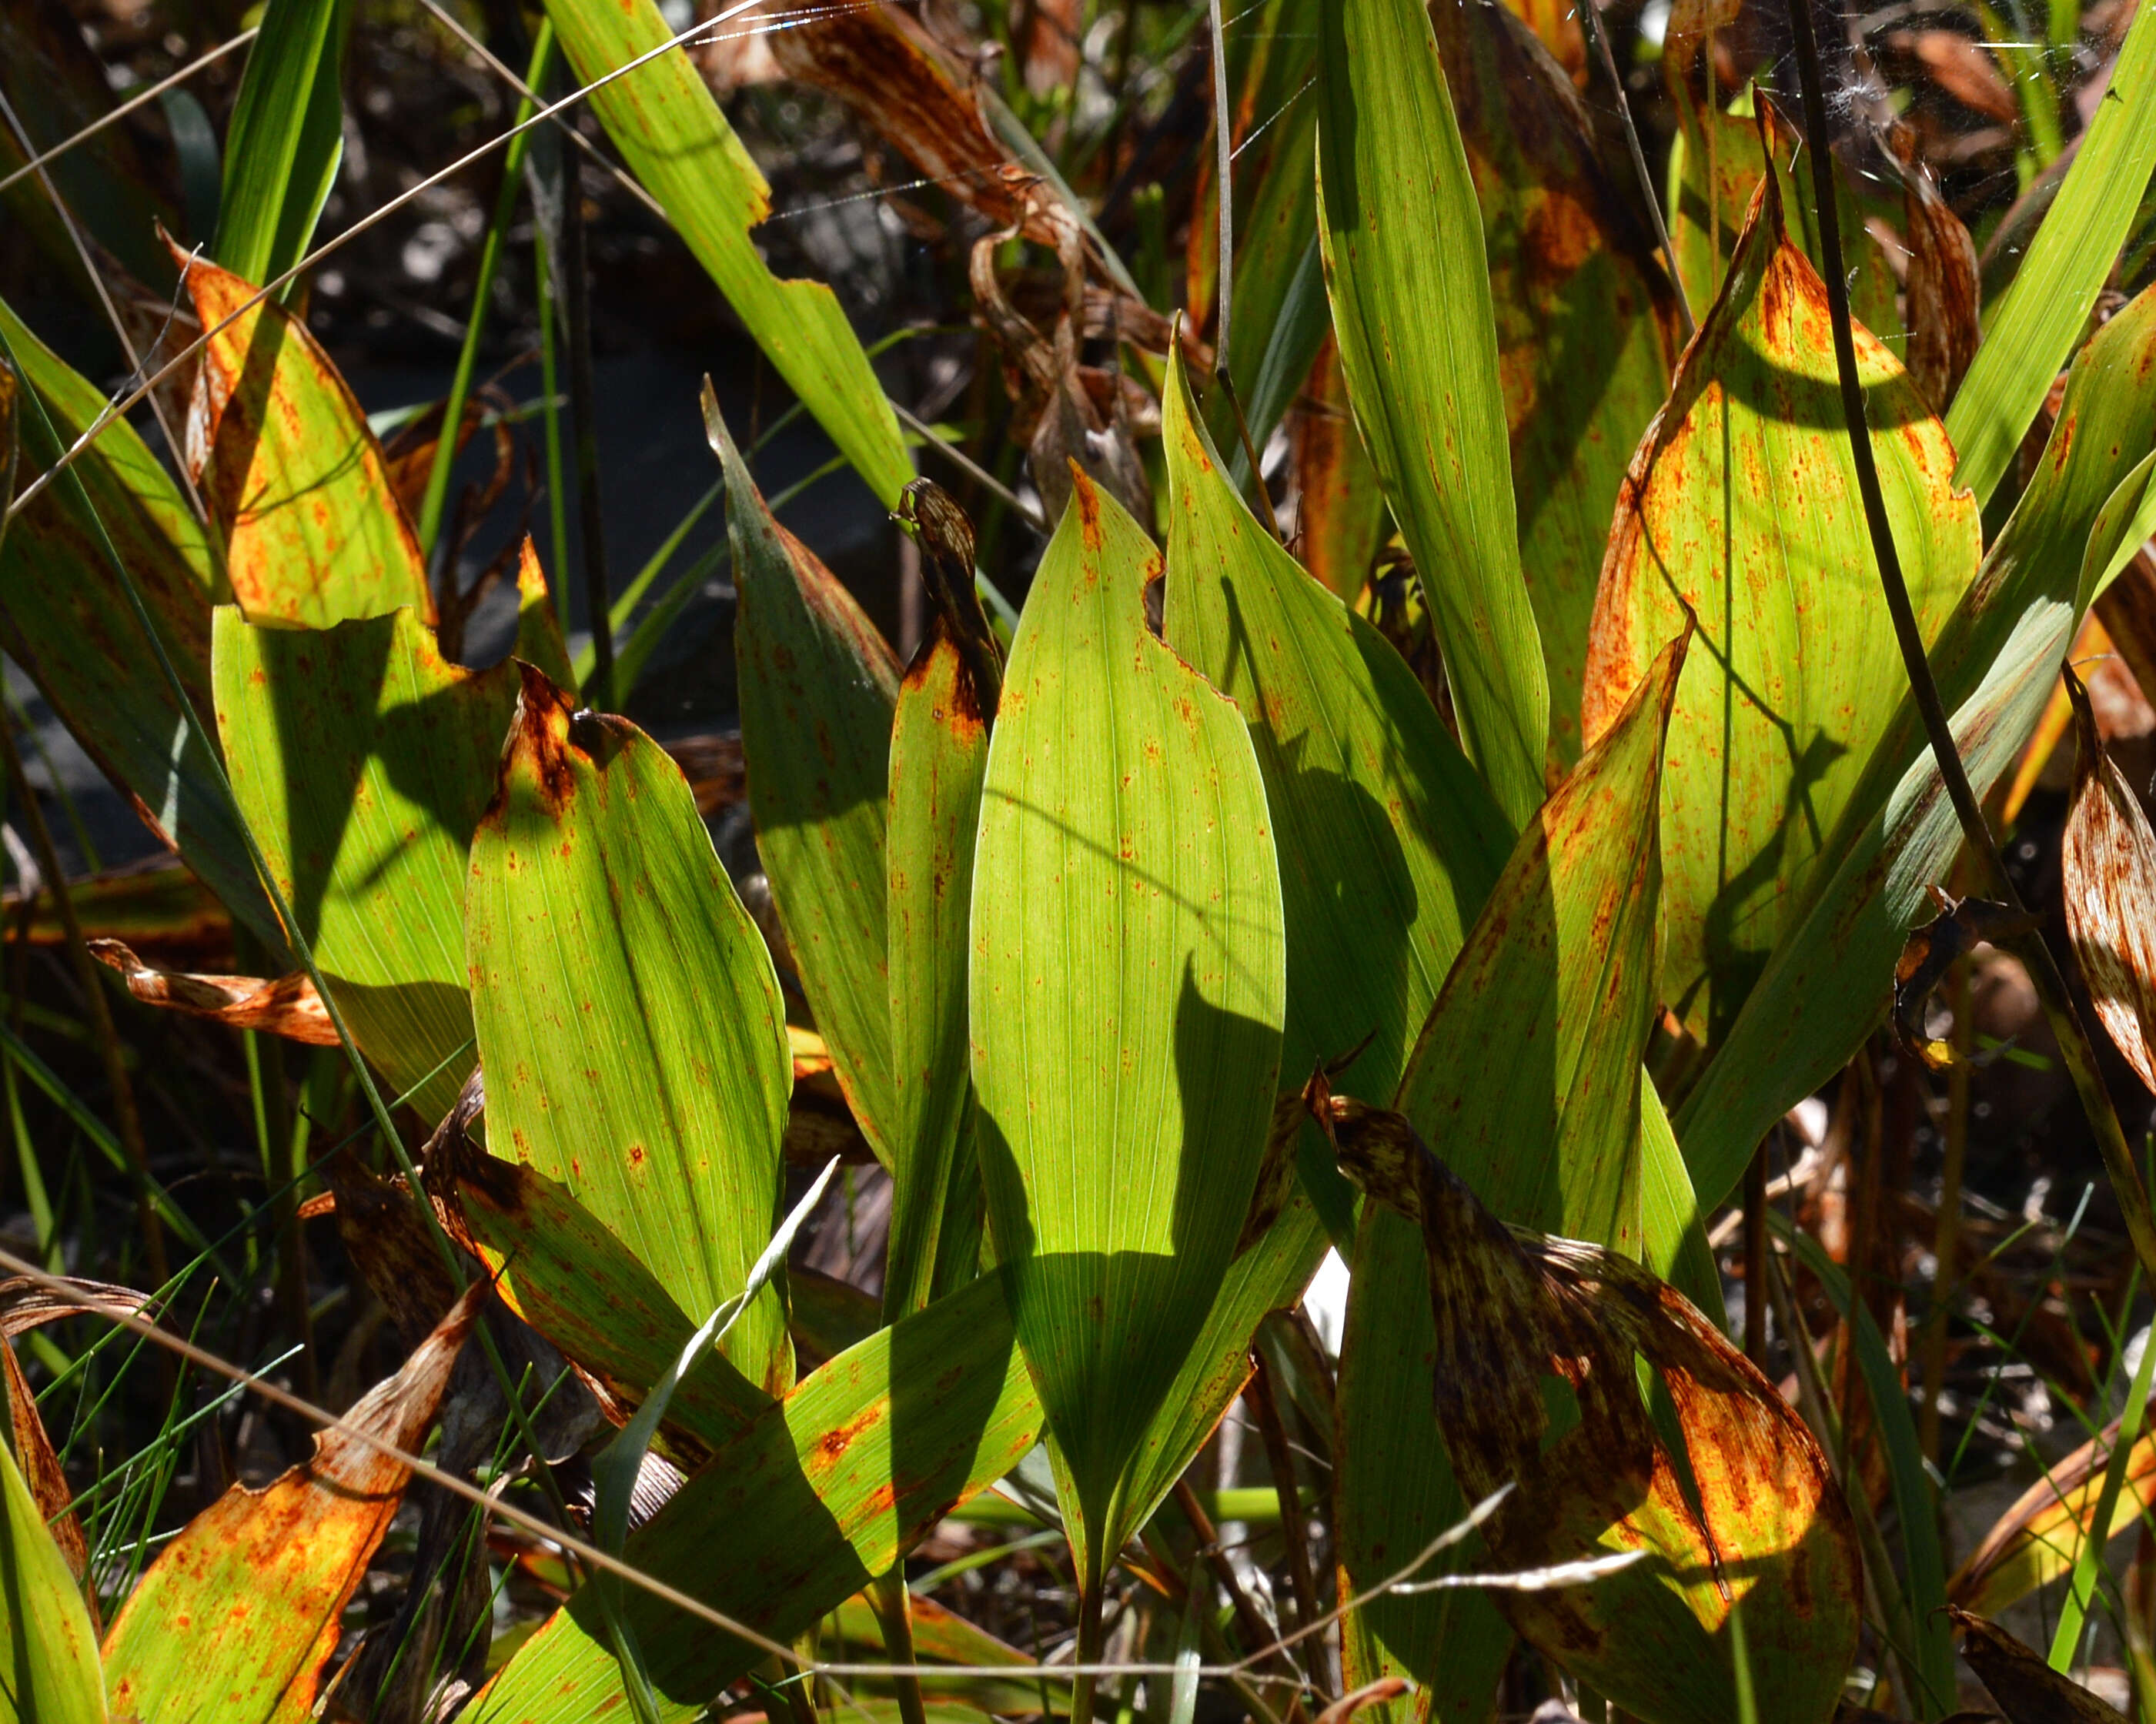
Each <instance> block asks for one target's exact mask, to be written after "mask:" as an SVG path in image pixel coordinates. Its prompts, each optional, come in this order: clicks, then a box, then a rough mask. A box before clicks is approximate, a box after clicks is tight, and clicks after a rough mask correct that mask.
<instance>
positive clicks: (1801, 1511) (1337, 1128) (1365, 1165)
mask: <svg viewBox="0 0 2156 1724" xmlns="http://www.w3.org/2000/svg"><path fill="white" fill-rule="evenodd" d="M1306 1095H1307V1098H1308V1101H1309V1105H1310V1106H1311V1110H1312V1113H1313V1114H1314V1115H1315V1116H1316V1117H1317V1120H1318V1122H1319V1124H1320V1126H1322V1128H1323V1129H1324V1130H1325V1131H1327V1134H1328V1136H1329V1137H1330V1138H1331V1140H1332V1144H1333V1147H1334V1149H1335V1152H1336V1153H1337V1156H1338V1157H1339V1162H1340V1167H1341V1169H1342V1172H1345V1173H1347V1175H1348V1176H1349V1177H1350V1178H1353V1179H1354V1180H1355V1181H1356V1183H1358V1184H1359V1185H1361V1186H1362V1188H1363V1190H1364V1191H1365V1192H1366V1193H1368V1194H1369V1195H1370V1196H1371V1197H1372V1198H1376V1199H1377V1200H1378V1201H1379V1202H1382V1203H1386V1204H1387V1205H1389V1207H1391V1208H1395V1209H1397V1210H1399V1212H1401V1213H1404V1214H1405V1215H1407V1216H1408V1218H1409V1219H1410V1220H1413V1221H1414V1222H1416V1223H1417V1224H1419V1227H1420V1229H1421V1231H1422V1235H1423V1241H1424V1248H1425V1251H1426V1253H1427V1256H1428V1260H1429V1271H1430V1307H1431V1312H1432V1315H1433V1316H1434V1317H1435V1324H1436V1348H1435V1413H1436V1426H1437V1432H1438V1434H1442V1436H1443V1439H1444V1441H1445V1447H1446V1449H1448V1450H1449V1451H1450V1455H1451V1457H1452V1464H1453V1466H1454V1468H1455V1471H1456V1472H1457V1473H1458V1475H1459V1477H1460V1484H1461V1485H1462V1486H1463V1487H1464V1488H1465V1489H1466V1492H1467V1494H1468V1496H1470V1497H1471V1498H1481V1497H1486V1496H1490V1495H1491V1494H1492V1493H1494V1492H1496V1491H1498V1490H1500V1489H1501V1488H1502V1487H1503V1486H1505V1485H1513V1486H1515V1487H1516V1488H1515V1489H1514V1491H1513V1492H1512V1495H1511V1496H1510V1497H1508V1498H1507V1500H1506V1501H1505V1502H1504V1503H1503V1504H1502V1505H1501V1506H1500V1507H1499V1508H1498V1509H1497V1511H1496V1513H1495V1515H1494V1516H1492V1517H1491V1519H1490V1520H1489V1521H1487V1522H1486V1524H1485V1526H1484V1527H1483V1529H1482V1530H1483V1536H1484V1537H1485V1539H1486V1542H1487V1543H1488V1546H1489V1549H1490V1555H1491V1562H1492V1563H1493V1565H1494V1566H1496V1567H1498V1568H1545V1567H1549V1566H1553V1565H1554V1564H1557V1563H1560V1562H1574V1561H1577V1560H1578V1559H1579V1558H1581V1557H1589V1556H1599V1555H1604V1554H1608V1553H1611V1552H1624V1551H1634V1550H1638V1551H1645V1552H1647V1553H1648V1555H1647V1559H1646V1560H1645V1561H1641V1562H1635V1563H1634V1564H1632V1565H1631V1566H1630V1567H1629V1568H1625V1569H1623V1570H1621V1571H1620V1572H1618V1573H1614V1574H1610V1575H1608V1576H1606V1577H1605V1578H1601V1579H1599V1580H1596V1581H1594V1582H1591V1583H1588V1584H1584V1585H1577V1586H1568V1587H1562V1588H1554V1589H1553V1590H1550V1591H1548V1592H1541V1593H1511V1592H1501V1593H1497V1594H1496V1603H1497V1604H1498V1608H1499V1609H1501V1610H1502V1611H1503V1612H1504V1614H1505V1615H1506V1616H1507V1619H1509V1620H1510V1622H1511V1623H1512V1626H1513V1627H1514V1628H1515V1629H1517V1631H1518V1632H1519V1634H1521V1636H1522V1638H1523V1639H1526V1640H1527V1641H1528V1642H1529V1643H1530V1644H1532V1645H1534V1646H1535V1647H1536V1648H1537V1649H1538V1650H1541V1651H1542V1652H1543V1654H1544V1655H1546V1656H1548V1657H1549V1658H1550V1659H1551V1660H1553V1661H1554V1662H1556V1663H1557V1664H1558V1665H1562V1666H1563V1667H1564V1668H1565V1669H1567V1670H1570V1671H1572V1672H1573V1674H1574V1675H1577V1676H1578V1678H1579V1680H1581V1681H1583V1682H1585V1683H1590V1684H1592V1685H1593V1686H1594V1687H1595V1688H1596V1689H1597V1690H1599V1691H1600V1692H1601V1693H1602V1694H1603V1695H1604V1696H1606V1697H1607V1698H1608V1699H1609V1701H1610V1702H1611V1704H1612V1705H1613V1706H1623V1707H1624V1708H1625V1710H1626V1711H1629V1712H1632V1713H1635V1714H1636V1715H1638V1716H1641V1717H1647V1718H1653V1719H1655V1720H1657V1721H1660V1724H1727V1720H1728V1719H1730V1718H1732V1717H1734V1716H1737V1704H1736V1691H1735V1686H1734V1678H1733V1675H1732V1669H1733V1665H1732V1660H1731V1659H1730V1657H1729V1654H1728V1644H1729V1622H1730V1616H1731V1613H1732V1609H1737V1608H1740V1607H1741V1608H1742V1609H1743V1614H1744V1634H1745V1640H1746V1644H1747V1648H1748V1655H1749V1660H1750V1665H1751V1671H1752V1676H1753V1685H1754V1688H1755V1691H1756V1693H1757V1695H1758V1701H1759V1708H1758V1716H1760V1718H1761V1719H1762V1720H1783V1719H1787V1720H1790V1721H1796V1720H1807V1721H1809V1720H1816V1719H1819V1718H1821V1717H1825V1716H1827V1715H1828V1714H1829V1713H1830V1711H1832V1710H1833V1707H1834V1703H1835V1699H1836V1697H1837V1696H1839V1694H1840V1689H1841V1679H1842V1673H1843V1671H1844V1670H1846V1669H1847V1667H1848V1660H1849V1658H1850V1656H1851V1655H1852V1654H1853V1653H1854V1651H1855V1650H1856V1633H1857V1626H1858V1624H1857V1609H1858V1601H1859V1597H1860V1590H1861V1576H1860V1571H1859V1568H1858V1559H1857V1550H1856V1531H1855V1526H1854V1524H1853V1522H1852V1521H1851V1518H1850V1514H1849V1510H1848V1507H1847V1505H1846V1504H1845V1502H1844V1501H1842V1497H1841V1494H1840V1490H1839V1488H1838V1487H1837V1486H1836V1485H1835V1482H1834V1480H1833V1477H1832V1475H1831V1474H1830V1471H1829V1470H1828V1466H1827V1460H1826V1456H1825V1454H1824V1453H1823V1452H1822V1450H1821V1449H1820V1445H1819V1444H1818V1442H1817V1441H1816V1440H1815V1439H1814V1437H1813V1436H1812V1434H1811V1432H1810V1431H1809V1429H1807V1428H1806V1427H1805V1425H1804V1423H1803V1421H1802V1420H1801V1419H1799V1418H1798V1417H1797V1415H1796V1414H1795V1413H1794V1411H1792V1410H1791V1408H1789V1405H1788V1404H1787V1403H1785V1402H1784V1400H1783V1399H1782V1398H1781V1397H1780V1395H1779V1394H1778V1393H1776V1392H1775V1390H1774V1385H1773V1384H1771V1383H1768V1381H1767V1379H1766V1378H1764V1377H1763V1376H1762V1375H1761V1374H1760V1373H1759V1372H1758V1369H1757V1368H1756V1367H1753V1365H1752V1364H1751V1363H1750V1362H1748V1360H1746V1359H1745V1357H1743V1354H1741V1353H1739V1352H1738V1351H1737V1350H1736V1349H1735V1348H1733V1347H1731V1346H1730V1344H1729V1342H1728V1341H1727V1338H1726V1337H1724V1336H1723V1335H1722V1332H1721V1331H1719V1330H1718V1329H1717V1328H1716V1327H1715V1326H1713V1325H1712V1323H1710V1322H1709V1321H1707V1319H1706V1318H1705V1317H1703V1316H1701V1315H1700V1313H1699V1311H1697V1309H1696V1308H1695V1307H1694V1306H1691V1304H1690V1303H1689V1302H1688V1301H1686V1299H1685V1298H1684V1297H1683V1296H1682V1295H1681V1294H1679V1293H1678V1292H1676V1290H1674V1289H1673V1288H1671V1287H1670V1286H1668V1285H1666V1284H1665V1283H1663V1282H1662V1281H1661V1280H1657V1279H1656V1278H1655V1276H1653V1275H1650V1274H1649V1273H1648V1272H1647V1271H1646V1270H1644V1269H1642V1268H1640V1266H1639V1265H1637V1264H1635V1263H1633V1262H1631V1261H1630V1260H1628V1259H1625V1258H1622V1257H1619V1256H1616V1255H1614V1254H1612V1253H1609V1252H1607V1251H1604V1250H1603V1249H1600V1248H1599V1247H1595V1246H1589V1245H1584V1244H1578V1243H1576V1242H1574V1241H1572V1240H1568V1239H1553V1238H1550V1237H1548V1236H1547V1235H1543V1234H1535V1233H1531V1232H1527V1231H1526V1230H1524V1229H1512V1228H1507V1226H1505V1225H1504V1224H1502V1223H1501V1222H1500V1221H1499V1220H1498V1219H1497V1218H1496V1216H1495V1215H1493V1214H1492V1213H1491V1212H1490V1211H1489V1210H1488V1209H1486V1208H1484V1207H1483V1205H1482V1204H1481V1203H1480V1202H1479V1201H1478V1200H1477V1199H1476V1197H1475V1195H1474V1193H1472V1192H1471V1191H1470V1190H1469V1189H1468V1188H1467V1187H1466V1185H1464V1184H1463V1183H1461V1182H1460V1180H1459V1179H1457V1178H1455V1177H1454V1175H1453V1174H1452V1172H1450V1170H1449V1169H1448V1168H1447V1167H1445V1165H1444V1164H1443V1163H1442V1162H1440V1161H1439V1160H1438V1159H1437V1158H1436V1157H1435V1156H1433V1155H1432V1154H1431V1153H1430V1150H1429V1148H1428V1147H1426V1146H1425V1145H1424V1143H1423V1142H1422V1140H1421V1139H1420V1137H1418V1136H1417V1135H1416V1134H1415V1131H1414V1128H1413V1127H1412V1126H1410V1125H1409V1123H1408V1122H1407V1121H1406V1120H1405V1118H1404V1117H1403V1116H1400V1115H1399V1114H1396V1113H1391V1112H1387V1111H1381V1110H1378V1109H1374V1108H1369V1107H1366V1106H1363V1104H1361V1103H1359V1102H1356V1101H1349V1100H1346V1099H1344V1098H1339V1097H1334V1096H1332V1095H1330V1094H1329V1093H1328V1091H1327V1087H1326V1085H1325V1083H1324V1080H1323V1075H1322V1073H1321V1074H1319V1075H1317V1076H1315V1077H1314V1078H1313V1079H1312V1083H1311V1085H1310V1086H1309V1089H1308V1090H1306ZM1635 1356H1636V1357H1640V1358H1643V1359H1645V1361H1646V1362H1647V1363H1648V1364H1650V1366H1652V1367H1654V1370H1655V1373H1657V1374H1658V1375H1659V1377H1660V1379H1661V1386H1662V1388H1664V1389H1665V1390H1666V1392H1667V1394H1668V1397H1669V1400H1670V1403H1671V1405H1672V1407H1673V1408H1674V1412H1675V1416H1676V1425H1677V1428H1678V1429H1680V1430H1681V1432H1682V1433H1683V1436H1684V1441H1685V1450H1686V1454H1685V1459H1686V1461H1687V1462H1688V1463H1689V1470H1690V1473H1691V1479H1692V1480H1694V1481H1696V1483H1697V1502H1696V1503H1695V1501H1693V1500H1692V1496H1691V1491H1690V1490H1689V1489H1688V1488H1687V1486H1686V1485H1685V1483H1684V1482H1683V1481H1682V1470H1681V1468H1680V1466H1679V1465H1678V1464H1677V1462H1676V1460H1675V1458H1673V1457H1672V1455H1671V1453H1670V1452H1669V1450H1668V1449H1666V1447H1665V1446H1664V1444H1663V1443H1662V1440H1661V1437H1660V1436H1659V1435H1658V1434H1657V1432H1656V1429H1655V1421H1654V1419H1652V1418H1650V1415H1649V1413H1648V1411H1647V1407H1646V1403H1645V1399H1644V1398H1643V1397H1642V1395H1641V1393H1640V1381H1639V1378H1638V1377H1637V1376H1636V1375H1635V1369H1634V1359H1635Z"/></svg>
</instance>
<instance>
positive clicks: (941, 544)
mask: <svg viewBox="0 0 2156 1724" xmlns="http://www.w3.org/2000/svg"><path fill="white" fill-rule="evenodd" d="M898 518H899V519H900V520H901V521H904V522H905V523H906V525H907V526H911V528H912V529H913V531H914V535H915V536H916V538H918V539H919V540H920V541H921V552H922V554H923V560H922V562H921V584H922V586H924V587H926V588H927V592H928V597H929V599H930V601H931V602H932V603H933V604H934V605H935V607H936V617H937V628H936V629H932V630H931V631H930V632H929V634H927V636H926V637H924V638H923V639H922V641H921V645H920V647H919V648H918V649H916V651H915V653H914V655H913V665H912V666H911V667H910V669H911V670H918V669H919V668H920V667H921V666H922V665H924V664H927V660H928V656H929V654H932V653H933V652H934V651H935V647H936V641H937V639H938V638H939V636H940V638H942V639H948V640H949V641H950V642H951V644H952V646H954V647H955V648H956V649H957V654H958V663H959V667H960V672H961V675H962V679H963V684H964V686H963V688H962V690H960V698H961V699H966V700H970V701H971V703H972V708H973V713H974V715H975V716H977V717H979V718H980V719H982V720H983V721H985V722H986V723H987V724H988V725H989V726H993V724H994V723H995V718H996V708H997V706H998V704H1000V702H1001V700H1002V699H1003V686H1004V649H1003V645H1002V644H1001V643H1000V642H999V641H998V640H997V639H996V632H995V630H994V629H993V628H991V627H990V626H989V624H988V613H987V611H986V610H984V609H983V608H982V605H981V593H980V589H979V588H978V587H976V586H975V585H974V584H973V522H972V521H969V520H968V518H967V516H966V511H964V510H963V509H962V508H960V507H959V506H958V500H957V498H956V497H954V496H952V495H951V493H950V492H948V491H947V490H944V489H943V487H942V485H938V484H937V483H936V481H935V480H932V479H916V480H914V481H913V482H912V483H911V484H910V485H907V486H906V489H905V490H903V491H901V492H900V493H899V499H898Z"/></svg>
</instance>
